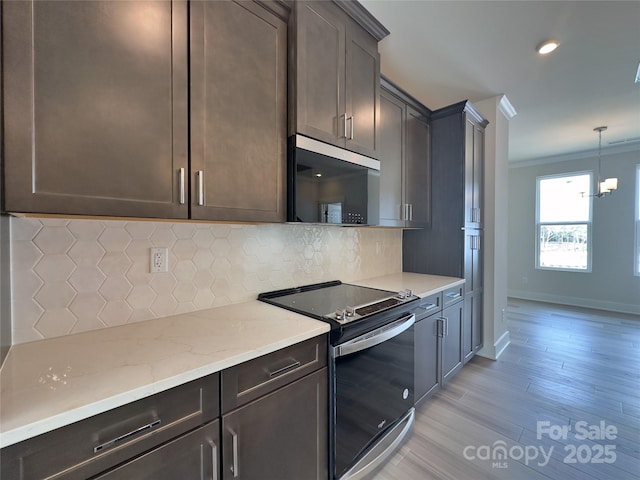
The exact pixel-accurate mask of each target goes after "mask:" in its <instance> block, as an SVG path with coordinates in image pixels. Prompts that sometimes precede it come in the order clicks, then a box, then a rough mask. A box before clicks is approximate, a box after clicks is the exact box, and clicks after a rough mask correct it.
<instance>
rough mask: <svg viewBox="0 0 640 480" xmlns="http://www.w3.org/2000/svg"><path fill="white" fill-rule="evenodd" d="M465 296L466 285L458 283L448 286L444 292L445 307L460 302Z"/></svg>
mask: <svg viewBox="0 0 640 480" xmlns="http://www.w3.org/2000/svg"><path fill="white" fill-rule="evenodd" d="M463 298H464V285H458V286H457V287H453V288H448V289H447V290H445V291H444V292H442V299H443V305H442V307H443V308H446V307H448V306H449V305H453V304H454V303H457V302H460V301H461V300H462V299H463Z"/></svg>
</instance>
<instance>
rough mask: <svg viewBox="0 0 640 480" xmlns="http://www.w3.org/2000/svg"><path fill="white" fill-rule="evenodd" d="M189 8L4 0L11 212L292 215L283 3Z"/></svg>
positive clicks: (233, 217) (227, 217)
mask: <svg viewBox="0 0 640 480" xmlns="http://www.w3.org/2000/svg"><path fill="white" fill-rule="evenodd" d="M189 8H190V12H189V15H187V3H186V2H183V1H173V2H166V1H152V2H133V1H132V2H113V1H96V2H65V1H60V2H10V3H7V5H3V19H2V22H3V29H4V32H5V33H4V39H3V41H4V45H3V53H4V57H3V72H4V77H3V78H4V92H3V102H4V112H3V113H4V124H5V145H4V152H3V156H4V161H5V170H4V182H5V185H4V187H5V195H4V205H3V210H4V211H9V212H26V213H58V214H83V215H108V216H126V217H158V218H193V219H206V220H224V221H268V222H275V221H278V222H279V221H284V219H285V213H286V212H285V188H286V186H285V175H286V172H285V170H286V136H287V125H286V115H287V90H286V88H287V80H286V78H287V70H286V68H287V18H288V13H289V10H288V7H286V6H285V4H283V3H281V2H274V3H265V4H264V5H263V4H259V3H254V2H234V1H228V0H225V1H216V2H191V3H190V6H189ZM189 80H190V84H189ZM189 101H190V107H191V108H190V109H189ZM189 142H190V143H189ZM189 154H190V155H191V160H190V162H189Z"/></svg>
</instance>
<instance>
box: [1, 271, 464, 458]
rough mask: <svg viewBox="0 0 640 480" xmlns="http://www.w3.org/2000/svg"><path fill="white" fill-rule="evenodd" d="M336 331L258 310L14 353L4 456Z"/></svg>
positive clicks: (185, 318) (191, 317)
mask: <svg viewBox="0 0 640 480" xmlns="http://www.w3.org/2000/svg"><path fill="white" fill-rule="evenodd" d="M348 283H353V284H358V285H363V286H369V287H374V288H381V289H385V290H393V291H400V290H405V289H411V290H412V291H413V292H414V294H416V295H418V296H421V297H424V296H427V295H430V294H432V293H436V292H438V291H441V290H444V289H446V288H449V287H453V286H456V285H459V284H461V283H464V280H462V279H459V278H454V277H442V276H435V275H421V274H413V273H399V274H394V275H386V276H382V277H376V278H371V279H365V280H361V281H354V282H348ZM328 331H329V324H327V323H324V322H321V321H318V320H314V319H312V318H309V317H306V316H303V315H299V314H296V313H293V312H290V311H288V310H284V309H282V308H279V307H275V306H272V305H269V304H266V303H263V302H259V301H257V300H255V301H251V302H246V303H240V304H234V305H228V306H224V307H218V308H213V309H209V310H202V311H199V312H193V313H189V314H181V315H174V316H170V317H165V318H158V319H154V320H148V321H144V322H138V323H132V324H128V325H122V326H118V327H111V328H106V329H102V330H96V331H91V332H85V333H79V334H75V335H69V336H65V337H58V338H52V339H48V340H41V341H37V342H31V343H25V344H20V345H15V346H13V347H12V348H11V349H10V351H9V354H8V356H7V358H6V360H5V362H4V364H3V366H2V369H0V447H6V446H9V445H12V444H14V443H18V442H20V441H23V440H26V439H28V438H31V437H34V436H36V435H40V434H42V433H46V432H48V431H51V430H54V429H56V428H59V427H62V426H65V425H68V424H71V423H73V422H76V421H79V420H83V419H85V418H88V417H91V416H93V415H96V414H99V413H102V412H105V411H107V410H110V409H112V408H116V407H119V406H122V405H125V404H127V403H130V402H133V401H136V400H139V399H141V398H144V397H147V396H149V395H153V394H154V393H158V392H161V391H164V390H168V389H170V388H173V387H176V386H178V385H182V384H183V383H186V382H189V381H191V380H195V379H198V378H200V377H203V376H205V375H209V374H211V373H215V372H218V371H221V370H223V369H225V368H228V367H231V366H233V365H237V364H239V363H242V362H245V361H247V360H251V359H253V358H257V357H259V356H261V355H264V354H267V353H271V352H274V351H276V350H279V349H281V348H284V347H287V346H290V345H293V344H295V343H298V342H301V341H303V340H307V339H309V338H313V337H316V336H318V335H322V334H324V333H326V332H328Z"/></svg>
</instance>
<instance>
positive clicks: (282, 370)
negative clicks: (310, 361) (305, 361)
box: [267, 361, 300, 378]
mask: <svg viewBox="0 0 640 480" xmlns="http://www.w3.org/2000/svg"><path fill="white" fill-rule="evenodd" d="M299 366H300V362H298V361H296V362H293V363H292V364H291V365H287V366H286V367H282V368H279V369H278V370H275V371H273V372H269V378H273V377H277V376H280V375H282V374H284V373H287V372H288V371H289V370H293V369H295V368H298V367H299ZM267 371H268V370H267Z"/></svg>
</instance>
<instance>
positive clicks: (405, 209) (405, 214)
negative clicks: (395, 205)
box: [402, 203, 410, 220]
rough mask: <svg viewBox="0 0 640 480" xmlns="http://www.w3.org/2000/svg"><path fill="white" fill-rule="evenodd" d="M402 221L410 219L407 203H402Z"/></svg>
mask: <svg viewBox="0 0 640 480" xmlns="http://www.w3.org/2000/svg"><path fill="white" fill-rule="evenodd" d="M402 220H410V218H409V204H408V203H403V204H402Z"/></svg>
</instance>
